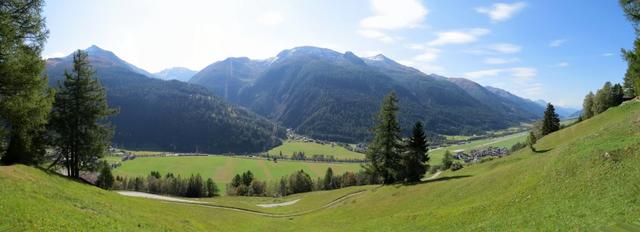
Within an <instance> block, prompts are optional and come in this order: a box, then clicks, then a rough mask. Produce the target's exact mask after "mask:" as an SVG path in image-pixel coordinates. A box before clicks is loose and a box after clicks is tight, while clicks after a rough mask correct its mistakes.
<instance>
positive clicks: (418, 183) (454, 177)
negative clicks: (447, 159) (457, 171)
mask: <svg viewBox="0 0 640 232" xmlns="http://www.w3.org/2000/svg"><path fill="white" fill-rule="evenodd" d="M467 177H472V175H459V176H444V177H439V178H435V179H432V180H423V181H420V182H413V183H405V184H403V185H421V184H426V183H432V182H440V181H448V180H455V179H462V178H467Z"/></svg>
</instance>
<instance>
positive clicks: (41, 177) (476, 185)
mask: <svg viewBox="0 0 640 232" xmlns="http://www.w3.org/2000/svg"><path fill="white" fill-rule="evenodd" d="M535 148H536V149H537V152H533V151H531V150H529V149H522V150H520V151H517V152H515V153H514V154H512V155H510V156H507V157H504V158H500V159H495V160H492V161H489V162H485V163H478V164H473V165H468V166H465V168H463V169H461V170H459V171H455V172H452V171H446V172H443V173H442V174H441V175H440V176H439V177H438V178H435V179H433V180H429V181H423V182H422V183H418V184H414V185H402V184H398V185H387V186H361V187H353V188H346V189H340V190H333V191H320V192H313V193H306V194H298V195H292V196H289V197H287V198H284V199H276V198H245V197H220V198H211V199H206V200H204V199H203V200H202V201H209V204H216V205H227V206H232V207H235V208H241V209H247V210H256V211H260V212H265V213H267V214H271V213H274V214H276V213H295V212H302V211H307V210H309V209H318V210H316V211H313V212H310V213H306V214H302V215H300V216H290V217H279V218H274V217H270V216H261V215H255V214H252V213H247V212H239V211H233V210H229V209H222V208H210V207H206V206H202V205H194V204H180V203H171V202H163V201H158V200H152V199H139V198H133V197H125V196H120V195H118V194H117V193H115V192H112V191H105V190H101V189H98V188H96V187H93V186H90V185H86V184H83V183H79V182H75V181H71V180H69V179H67V178H64V177H60V176H58V175H56V174H50V173H47V172H44V171H42V170H40V169H36V168H32V167H26V166H21V165H15V166H2V167H0V186H2V188H0V212H11V213H8V214H4V215H3V217H0V225H10V228H9V229H14V230H32V231H33V230H35V231H68V230H92V231H300V230H304V231H372V230H375V231H567V230H571V231H600V230H605V231H607V230H611V231H619V230H620V229H621V228H622V229H625V228H626V229H629V228H631V229H634V228H635V229H637V228H639V225H640V182H638V179H640V102H638V101H634V102H629V103H626V104H623V105H622V106H619V107H614V108H611V109H609V110H608V111H606V112H604V113H602V114H599V115H597V116H595V117H593V118H590V119H588V120H586V121H583V122H581V123H578V124H576V125H573V126H571V127H568V128H565V129H562V130H560V131H558V132H555V133H552V134H550V135H548V136H545V137H544V138H542V139H541V140H539V141H538V143H537V144H536V145H535ZM178 158H189V157H176V158H175V160H172V159H170V157H169V158H166V159H167V164H165V165H164V166H166V167H170V163H173V162H180V161H179V160H177V159H178ZM193 158H202V159H203V160H199V163H202V162H205V161H204V159H206V158H209V159H211V158H212V157H193ZM222 158H227V157H222ZM151 159H155V158H146V159H139V160H140V161H142V162H144V160H151ZM160 159H165V158H160ZM212 160H216V159H215V157H213V159H212ZM239 160H242V159H236V161H239ZM248 161H253V160H248ZM248 161H247V162H248ZM209 162H211V163H215V162H214V161H209ZM216 162H218V163H221V164H224V163H225V162H226V161H216ZM254 162H255V161H254ZM282 163H284V162H282ZM279 164H280V163H279ZM125 165H126V162H125ZM296 165H298V164H296ZM140 166H145V165H143V164H142V163H140ZM146 166H151V165H146ZM206 166H208V165H206ZM239 166H242V165H239ZM195 169H196V168H194V170H195ZM241 169H242V168H240V170H241ZM124 170H126V169H123V171H124ZM167 170H169V168H168V169H167ZM291 170H295V168H292V169H291ZM320 170H322V169H320ZM160 171H162V170H160ZM211 173H215V172H211ZM284 173H286V172H284ZM260 175H263V176H266V175H267V174H265V173H262V174H260ZM271 175H274V174H273V172H272V174H271ZM360 190H364V192H363V193H361V194H358V195H355V196H353V197H350V198H348V199H346V200H343V201H340V202H339V203H337V204H335V205H332V206H331V207H326V208H322V206H323V205H324V204H326V203H327V202H332V201H334V200H335V199H337V198H339V197H340V196H344V195H345V194H349V193H353V192H354V191H360ZM296 199H301V200H300V201H299V202H298V203H296V204H293V205H290V206H282V207H281V208H273V209H261V208H257V207H256V206H254V204H258V203H264V202H285V201H289V200H296ZM5 227H6V226H5Z"/></svg>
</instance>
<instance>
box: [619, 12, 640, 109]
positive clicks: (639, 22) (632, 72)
mask: <svg viewBox="0 0 640 232" xmlns="http://www.w3.org/2000/svg"><path fill="white" fill-rule="evenodd" d="M620 6H622V9H623V10H624V13H625V15H626V16H627V19H628V20H629V21H631V23H632V24H633V26H634V28H635V29H636V40H635V41H634V43H633V45H634V46H633V50H625V49H622V57H623V58H624V59H625V60H626V61H627V72H626V73H625V75H624V84H623V87H624V91H625V92H626V94H627V96H629V97H633V96H636V95H638V94H640V37H638V36H639V35H640V2H639V1H637V0H620Z"/></svg>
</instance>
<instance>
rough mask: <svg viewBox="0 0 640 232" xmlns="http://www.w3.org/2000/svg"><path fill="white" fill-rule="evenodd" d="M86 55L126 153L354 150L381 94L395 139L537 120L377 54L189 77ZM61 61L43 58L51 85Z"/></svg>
mask: <svg viewBox="0 0 640 232" xmlns="http://www.w3.org/2000/svg"><path fill="white" fill-rule="evenodd" d="M86 51H87V52H88V53H89V59H90V62H91V64H92V65H93V67H94V69H95V70H96V74H97V76H98V78H99V79H100V81H101V82H102V83H103V85H104V86H105V88H106V89H107V95H108V100H109V103H110V104H111V105H113V106H115V107H117V108H120V114H119V115H118V116H115V117H113V118H112V119H111V122H112V123H113V124H114V125H115V126H116V128H117V129H116V134H115V137H114V143H115V144H117V145H121V146H124V147H128V148H138V149H163V150H175V151H195V150H199V151H203V152H216V153H222V152H256V151H261V150H265V149H266V148H268V147H272V146H274V145H276V144H278V142H279V139H281V138H283V137H284V134H285V133H284V130H283V129H284V128H292V129H293V130H294V131H296V132H297V133H299V134H303V135H307V136H310V137H313V138H318V139H324V140H331V141H341V142H354V143H355V142H363V141H366V140H367V139H369V138H370V137H369V136H370V128H371V126H372V124H373V120H374V115H375V114H376V112H377V111H378V110H379V107H380V102H381V100H382V98H383V97H384V96H385V95H386V94H388V93H389V92H391V91H393V92H395V93H396V95H397V96H398V99H399V107H400V111H399V120H400V123H401V125H403V128H402V129H403V131H404V132H405V133H407V132H408V130H409V129H410V128H409V127H410V125H412V124H413V123H414V122H415V121H423V122H424V123H425V125H426V129H427V131H428V133H430V134H477V133H482V132H484V131H487V130H498V129H503V128H507V127H510V126H514V125H517V124H519V123H521V122H530V121H533V120H536V119H538V118H540V117H541V116H542V113H543V112H544V105H542V104H541V103H540V102H535V101H532V100H529V99H525V98H522V97H519V96H516V95H514V94H512V93H509V92H507V91H505V90H502V89H499V88H494V87H489V86H482V85H480V84H478V83H475V82H473V81H471V80H467V79H463V78H447V77H443V76H438V75H434V74H431V75H427V74H424V73H422V72H420V71H419V70H417V69H415V68H412V67H408V66H405V65H401V64H399V63H398V62H396V61H394V60H392V59H389V58H388V57H386V56H384V55H382V54H380V55H376V56H373V57H358V56H356V55H355V54H353V53H352V52H345V53H339V52H336V51H333V50H330V49H325V48H318V47H309V46H305V47H296V48H292V49H287V50H284V51H282V52H280V53H279V54H277V55H276V56H275V57H273V58H269V59H264V60H253V59H249V58H247V57H232V58H227V59H224V60H221V61H217V62H214V63H212V64H211V65H209V66H207V67H205V68H204V69H202V70H201V71H199V72H197V73H196V72H195V71H192V70H189V69H186V68H171V69H166V70H163V71H161V72H159V73H154V74H152V73H149V72H147V71H145V70H143V69H141V68H138V67H136V66H134V65H132V64H130V63H128V62H126V61H124V60H122V59H120V58H119V57H117V56H116V55H115V54H113V53H112V52H110V51H107V50H104V49H101V48H99V47H97V46H92V47H90V48H88V49H86ZM71 60H72V57H71V56H67V57H63V58H53V59H49V60H47V74H48V76H49V79H50V84H51V85H52V86H56V85H57V83H59V81H60V80H61V79H62V77H63V75H62V73H63V71H64V69H70V67H71V66H70V65H71ZM187 80H188V83H186V82H185V81H187ZM545 104H546V103H545ZM571 113H573V112H571Z"/></svg>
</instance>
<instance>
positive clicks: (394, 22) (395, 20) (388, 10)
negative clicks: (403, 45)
mask: <svg viewBox="0 0 640 232" xmlns="http://www.w3.org/2000/svg"><path fill="white" fill-rule="evenodd" d="M370 5H371V9H372V10H373V15H372V16H369V17H367V18H364V19H362V20H360V26H361V27H362V28H369V29H386V30H392V29H401V28H412V27H417V26H419V25H420V24H421V23H422V22H423V21H424V18H425V17H426V16H427V14H428V13H429V10H428V9H427V7H426V6H424V5H423V4H422V3H421V2H420V1H418V0H371V1H370Z"/></svg>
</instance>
